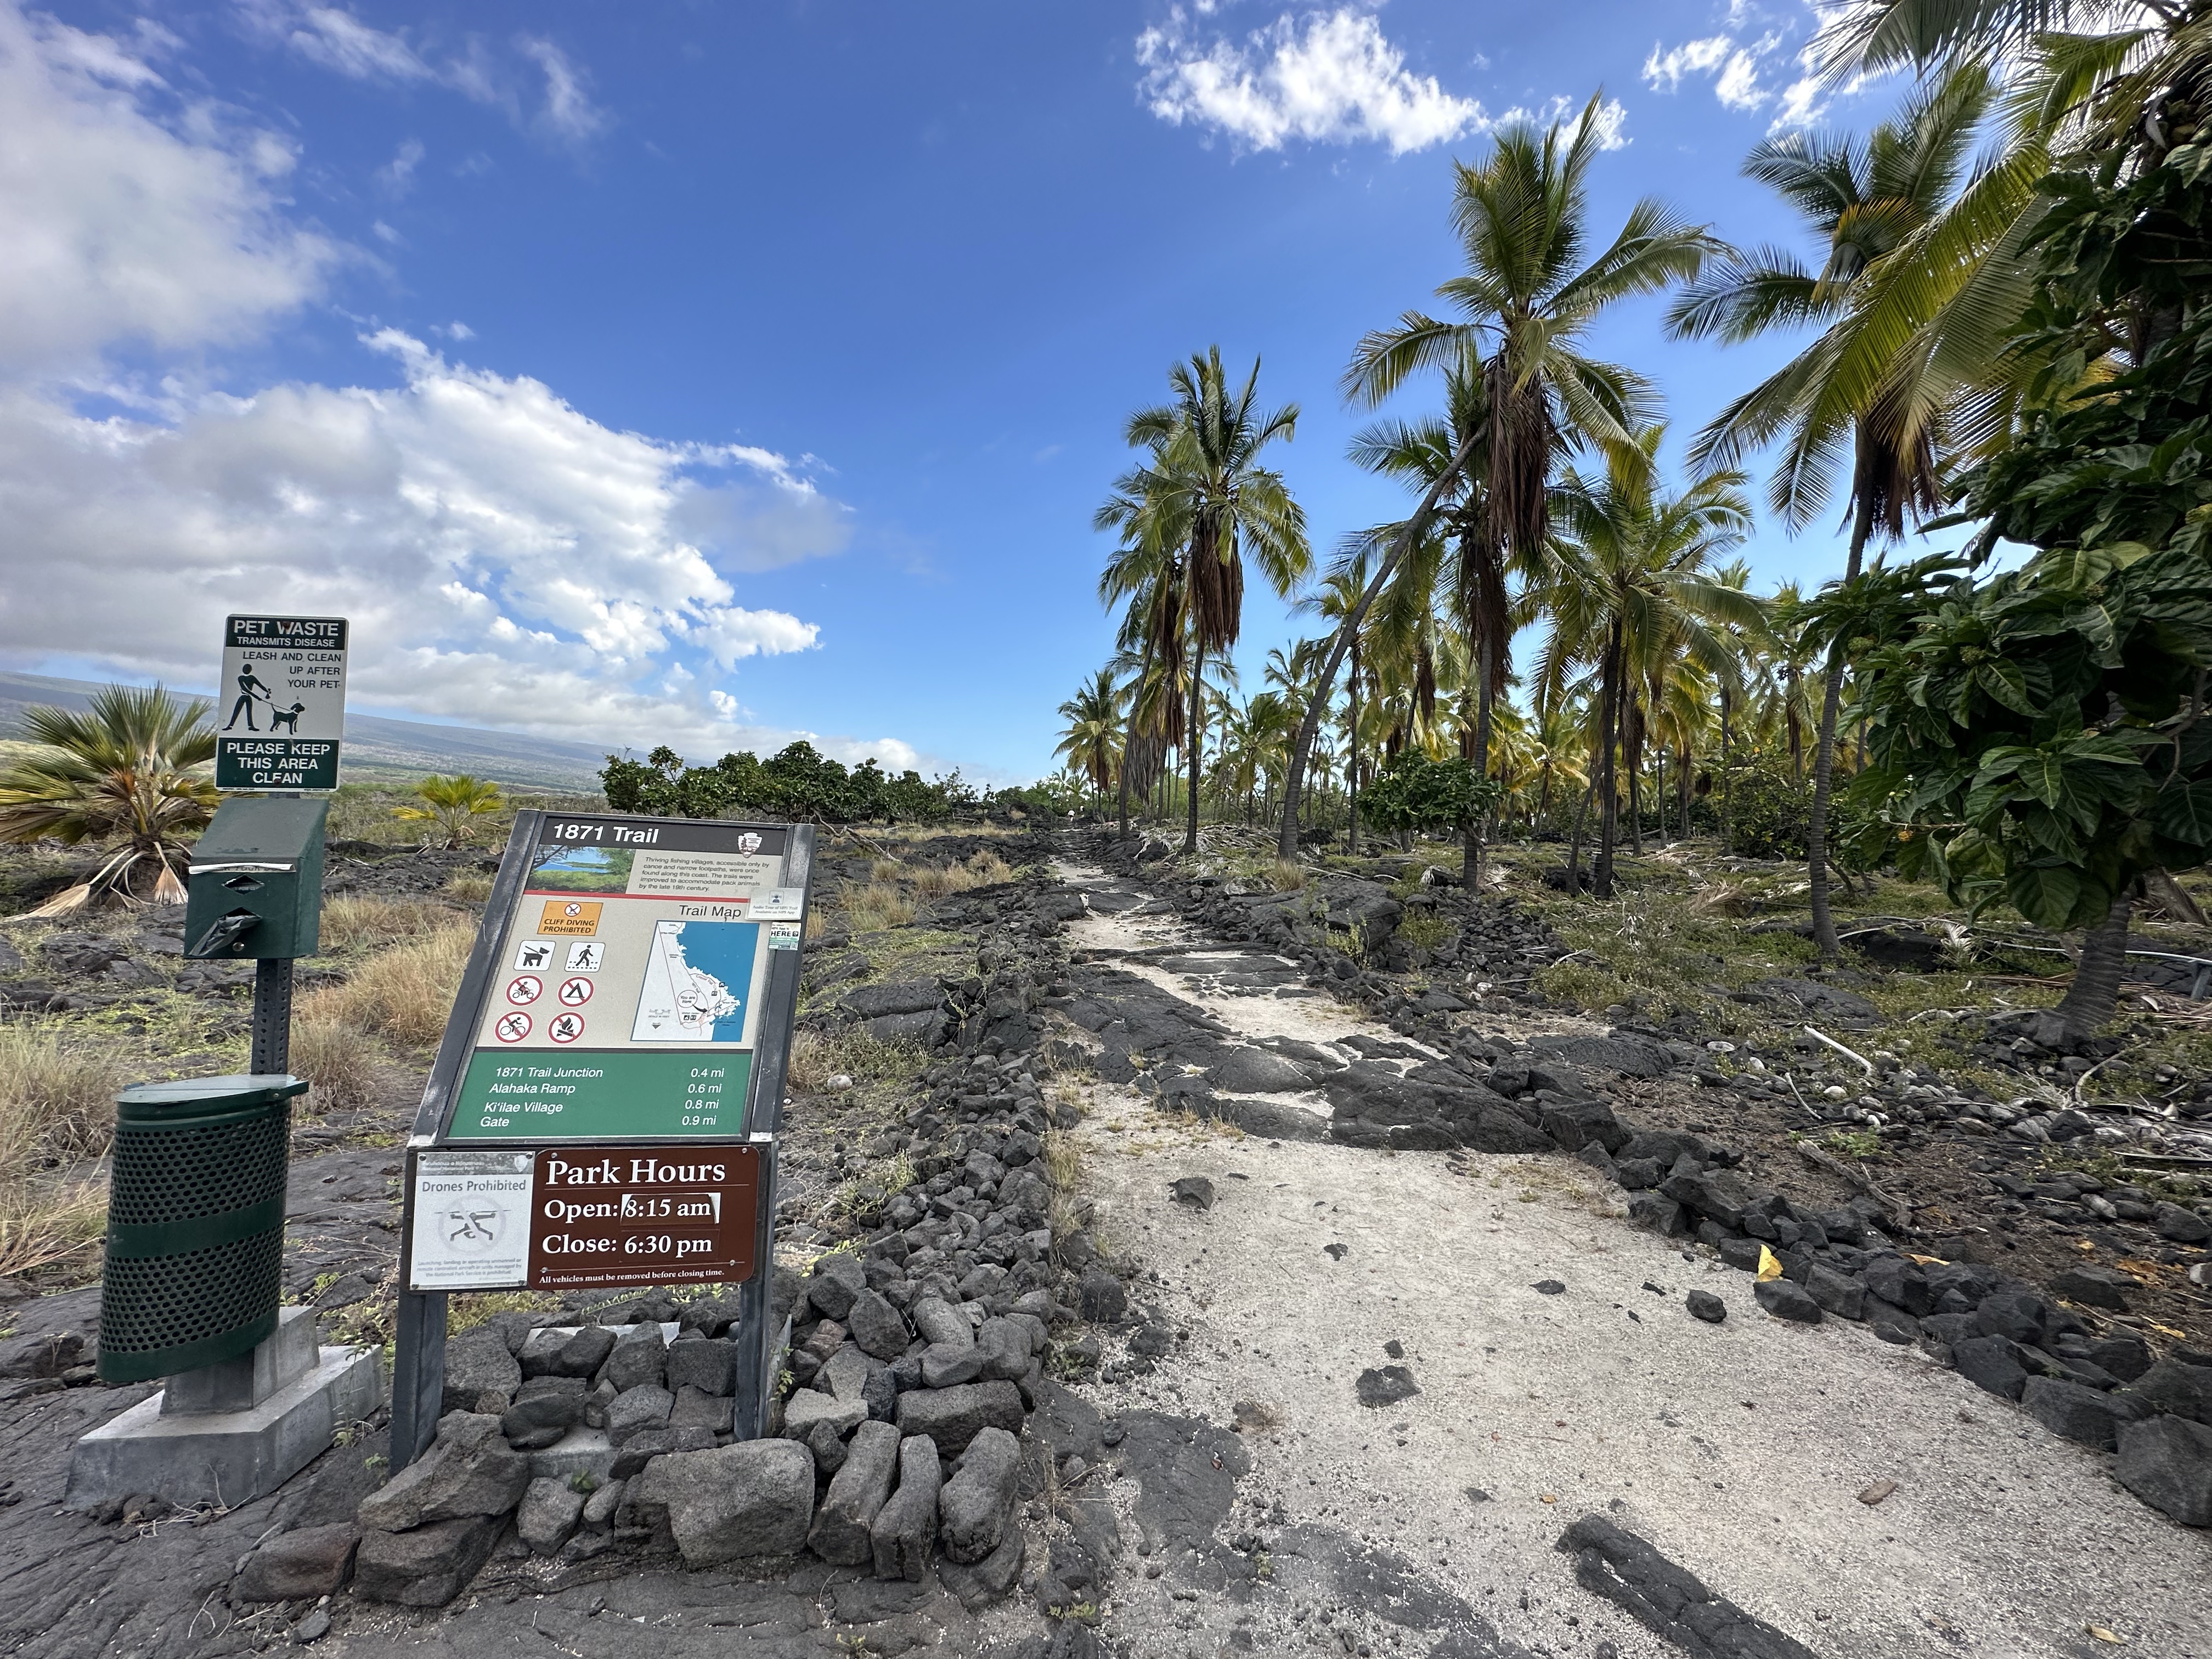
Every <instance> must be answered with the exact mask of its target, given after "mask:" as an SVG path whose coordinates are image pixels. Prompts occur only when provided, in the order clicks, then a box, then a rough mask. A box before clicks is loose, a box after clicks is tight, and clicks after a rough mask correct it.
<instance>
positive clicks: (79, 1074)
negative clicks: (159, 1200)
mask: <svg viewBox="0 0 2212 1659" xmlns="http://www.w3.org/2000/svg"><path fill="white" fill-rule="evenodd" d="M129 1081H130V1077H129V1074H128V1073H126V1072H125V1068H124V1064H123V1060H122V1058H121V1056H120V1055H118V1054H115V1053H113V1052H112V1051H110V1050H108V1049H106V1048H102V1047H100V1046H98V1045H96V1044H94V1043H90V1042H84V1041H82V1039H76V1038H72V1037H70V1036H69V1035H68V1033H67V1032H66V1031H65V1030H64V1029H63V1028H62V1027H61V1025H60V1024H58V1023H56V1022H48V1021H34V1020H18V1021H15V1022H12V1023H10V1024H6V1025H0V1275H5V1276H7V1277H9V1278H13V1277H15V1276H17V1275H19V1274H22V1273H31V1272H33V1271H35V1270H36V1269H38V1268H40V1267H51V1266H52V1265H53V1264H54V1263H56V1262H58V1261H66V1260H68V1259H69V1258H70V1257H72V1256H75V1255H81V1254H82V1253H83V1252H84V1251H86V1250H88V1249H96V1248H97V1247H98V1245H99V1243H100V1235H101V1233H102V1231H104V1230H105V1228H106V1217H107V1188H106V1182H103V1181H99V1180H94V1181H83V1180H71V1179H69V1178H68V1177H66V1176H57V1175H56V1173H55V1172H56V1171H57V1170H61V1169H64V1167H66V1166H67V1165H70V1164H76V1163H77V1162H79V1161H80V1160H82V1159H86V1158H99V1157H100V1156H101V1155H103V1154H104V1153H105V1152H106V1151H107V1146H108V1142H109V1140H110V1139H111V1138H112V1136H113V1134H114V1131H115V1097H116V1094H117V1092H118V1091H119V1090H120V1089H121V1088H122V1087H123V1085H125V1083H127V1082H129Z"/></svg>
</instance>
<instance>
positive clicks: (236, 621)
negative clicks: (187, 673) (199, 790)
mask: <svg viewBox="0 0 2212 1659" xmlns="http://www.w3.org/2000/svg"><path fill="white" fill-rule="evenodd" d="M346 632H347V629H346V621H345V618H344V617H230V618H229V619H228V621H227V622H225V623H224V624H223V636H222V688H221V691H220V695H219V696H218V698H217V702H216V707H217V708H218V709H220V710H221V711H222V715H223V719H222V724H221V725H220V726H217V727H216V750H215V783H216V788H218V789H335V788H337V787H338V743H339V740H340V739H341V738H343V736H344V735H345V682H346Z"/></svg>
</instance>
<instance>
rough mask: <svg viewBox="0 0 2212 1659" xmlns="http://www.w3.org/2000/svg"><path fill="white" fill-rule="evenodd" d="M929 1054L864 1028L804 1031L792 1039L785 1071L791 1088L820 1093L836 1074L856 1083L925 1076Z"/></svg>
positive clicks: (799, 1091)
mask: <svg viewBox="0 0 2212 1659" xmlns="http://www.w3.org/2000/svg"><path fill="white" fill-rule="evenodd" d="M925 1060H926V1056H925V1055H924V1054H922V1052H921V1049H920V1048H912V1047H909V1046H908V1045H906V1044H902V1043H895V1042H877V1041H876V1040H875V1039H874V1038H873V1037H872V1036H868V1035H867V1034H866V1032H864V1031H859V1030H849V1029H848V1030H838V1031H801V1032H799V1034H798V1035H797V1036H794V1037H793V1038H792V1040H791V1060H790V1062H789V1064H788V1065H787V1066H786V1067H785V1070H784V1082H785V1085H786V1086H787V1087H788V1088H789V1089H791V1090H792V1091H793V1092H794V1093H798V1094H809V1095H811V1094H820V1093H821V1092H823V1090H825V1089H827V1088H828V1087H829V1079H831V1078H833V1077H838V1076H844V1077H849V1078H851V1079H853V1081H854V1083H856V1084H862V1083H900V1082H905V1081H908V1080H909V1079H913V1078H915V1077H918V1076H920V1075H921V1068H922V1066H923V1064H924V1062H925Z"/></svg>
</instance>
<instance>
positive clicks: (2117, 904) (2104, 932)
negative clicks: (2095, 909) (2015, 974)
mask: <svg viewBox="0 0 2212 1659" xmlns="http://www.w3.org/2000/svg"><path fill="white" fill-rule="evenodd" d="M2134 902H2135V898H2134V896H2133V894H2132V893H2129V892H2124V893H2122V894H2121V895H2120V896H2119V897H2118V898H2116V899H2114V900H2113V901H2112V909H2111V910H2110V911H2108V912H2107V913H2106V916H2105V919H2104V921H2100V922H2099V923H2098V924H2097V925H2096V926H2095V927H2092V928H2091V929H2090V930H2089V931H2088V932H2087V933H2085V934H2083V935H2082V937H2081V960H2080V961H2079V962H2077V963H2075V966H2074V983H2073V984H2072V985H2070V986H2069V987H2067V991H2066V996H2065V999H2064V1000H2063V1001H2061V1002H2060V1003H2059V1005H2058V1018H2059V1019H2060V1020H2061V1021H2062V1022H2063V1024H2064V1027H2065V1032H2066V1037H2067V1040H2068V1041H2069V1042H2080V1041H2081V1039H2082V1038H2083V1037H2086V1036H2094V1035H2095V1034H2096V1033H2097V1032H2099V1031H2100V1030H2104V1028H2105V1027H2106V1024H2109V1023H2110V1022H2111V1020H2112V1011H2113V1010H2114V1008H2116V1007H2117V1006H2118V1003H2119V1000H2120V981H2122V980H2123V979H2124V977H2125V976H2126V974H2127V966H2128V912H2129V909H2130V907H2131V906H2132V905H2133V904H2134Z"/></svg>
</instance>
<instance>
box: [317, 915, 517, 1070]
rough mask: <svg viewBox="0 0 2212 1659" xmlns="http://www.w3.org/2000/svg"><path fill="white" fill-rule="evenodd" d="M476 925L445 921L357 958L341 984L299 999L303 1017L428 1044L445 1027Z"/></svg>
mask: <svg viewBox="0 0 2212 1659" xmlns="http://www.w3.org/2000/svg"><path fill="white" fill-rule="evenodd" d="M475 942H476V930H475V929H474V928H473V927H466V926H458V927H443V928H441V929H439V930H438V931H436V932H435V933H423V934H420V935H418V936H416V937H414V938H411V939H403V940H401V941H400V942H398V944H396V945H392V946H391V947H389V948H388V949H386V950H384V951H380V952H379V953H378V954H376V955H375V956H373V957H369V958H368V961H366V962H364V963H362V965H361V967H360V968H359V969H357V970H356V972H355V974H354V975H353V977H352V978H351V979H349V980H348V981H346V982H345V983H344V984H343V985H331V986H325V987H323V988H321V989H320V990H318V991H314V992H313V993H311V994H309V995H307V997H305V998H303V999H301V1005H300V1018H301V1019H303V1020H307V1021H313V1020H338V1021H343V1022H344V1023H345V1024H349V1025H352V1026H355V1027H356V1028H357V1029H359V1030H363V1031H370V1032H374V1033H376V1034H377V1035H379V1036H386V1037H389V1038H390V1039H391V1040H392V1041H393V1042H399V1043H404V1044H406V1045H408V1046H410V1047H415V1048H428V1046H430V1045H431V1044H432V1043H435V1042H437V1040H438V1039H439V1037H440V1036H442V1035H443V1034H444V1032H445V1029H446V1018H447V1015H449V1014H450V1013H452V1012H453V995H454V993H455V992H456V991H457V990H458V989H459V987H460V982H461V971H462V969H465V968H466V967H467V966H468V960H469V949H470V946H471V945H473V944H474V943H475Z"/></svg>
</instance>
